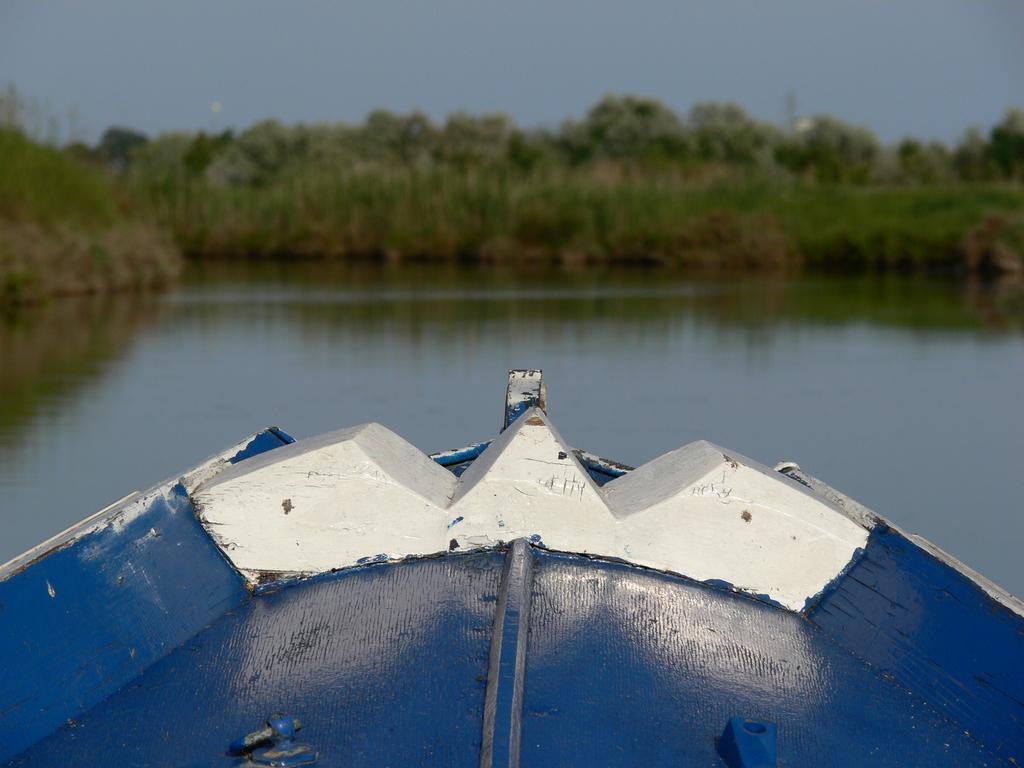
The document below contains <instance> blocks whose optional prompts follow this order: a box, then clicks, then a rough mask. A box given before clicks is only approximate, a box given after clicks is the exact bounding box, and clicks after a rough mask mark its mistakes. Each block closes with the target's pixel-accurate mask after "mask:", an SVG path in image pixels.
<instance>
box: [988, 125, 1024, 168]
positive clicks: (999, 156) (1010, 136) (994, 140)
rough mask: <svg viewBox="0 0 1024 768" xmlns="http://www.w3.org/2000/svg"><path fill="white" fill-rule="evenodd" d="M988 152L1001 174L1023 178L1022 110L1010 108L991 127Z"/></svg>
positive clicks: (1023, 126) (1023, 130)
mask: <svg viewBox="0 0 1024 768" xmlns="http://www.w3.org/2000/svg"><path fill="white" fill-rule="evenodd" d="M989 146H990V149H989V152H990V154H991V157H992V160H993V162H994V163H995V165H996V166H997V167H998V168H999V170H1000V171H1001V172H1002V174H1003V176H1005V177H1006V178H1010V179H1024V110H1021V109H1011V110H1009V111H1008V112H1007V113H1006V116H1005V117H1004V118H1003V119H1002V120H1001V121H1000V122H999V123H997V124H996V125H995V126H994V127H993V128H992V134H991V136H990V138H989Z"/></svg>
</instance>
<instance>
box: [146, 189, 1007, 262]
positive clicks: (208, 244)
mask: <svg viewBox="0 0 1024 768" xmlns="http://www.w3.org/2000/svg"><path fill="white" fill-rule="evenodd" d="M148 195H149V199H150V202H151V205H152V206H153V209H154V211H155V214H156V216H157V218H158V219H159V220H160V221H161V222H163V223H164V224H166V226H167V227H168V228H169V229H170V230H171V231H173V232H174V234H175V238H176V240H177V242H178V243H179V244H180V245H181V247H182V248H183V249H184V251H185V252H186V253H188V254H190V255H191V256H194V257H196V258H251V257H256V258H261V257H262V258H286V259H287V258H314V257H316V258H319V257H331V258H346V257H377V258H385V259H389V260H403V259H430V260H445V261H473V262H475V261H483V262H500V263H506V264H507V263H515V262H516V261H547V262H559V263H570V264H574V263H578V264H587V263H618V264H621V263H635V264H647V265H659V266H661V265H663V266H694V267H700V268H710V269H730V270H732V269H750V268H778V267H809V268H815V269H823V270H862V269H881V270H886V269H900V270H938V271H982V272H997V271H1012V270H1014V269H1017V268H1018V262H1019V259H1020V256H1019V254H1021V253H1024V248H1022V245H1024V189H1018V188H1013V187H1010V186H1006V185H1002V186H1000V185H995V184H991V185H965V184H961V185H934V186H928V187H925V186H843V185H820V184H814V183H806V182H799V181H786V180H781V181H780V180H767V179H735V178H734V179H728V178H727V179H719V180H714V181H695V180H693V179H688V178H680V177H673V176H671V175H658V174H634V175H627V174H620V175H617V176H613V177H612V178H607V177H603V176H602V175H601V174H600V173H598V172H596V171H566V172H561V173H532V174H529V175H524V174H521V173H510V172H501V171H494V170H492V171H490V172H465V171H455V170H434V171H411V170H410V171H371V172H362V173H353V174H330V173H319V172H310V173H308V174H304V175H302V176H298V177H293V178H289V179H288V180H286V181H280V182H276V183H274V184H271V185H268V186H264V187H257V188H251V187H240V188H237V187H218V186H213V185H209V184H204V183H189V184H183V185H181V186H177V187H174V188H173V189H172V188H167V187H165V188H164V189H162V190H159V191H154V190H150V191H149V192H148Z"/></svg>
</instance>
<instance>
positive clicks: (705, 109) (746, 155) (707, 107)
mask: <svg viewBox="0 0 1024 768" xmlns="http://www.w3.org/2000/svg"><path fill="white" fill-rule="evenodd" d="M688 125H689V128H690V130H691V131H692V137H693V138H692V141H693V143H694V145H695V150H696V154H697V156H698V157H699V158H700V159H701V160H704V161H709V162H717V163H735V164H739V165H748V166H749V165H755V164H758V163H761V164H763V163H764V162H765V161H766V160H767V159H768V158H769V157H770V156H771V153H772V151H773V149H774V148H775V146H777V145H778V143H779V142H780V141H781V139H782V132H781V131H780V130H779V129H778V128H776V127H775V126H773V125H770V124H768V123H762V122H760V121H758V120H754V119H753V118H751V117H750V116H749V115H747V113H746V112H744V111H743V110H742V109H741V108H740V107H738V106H737V105H735V104H716V103H710V102H709V103H703V104H697V105H695V106H694V107H693V108H692V109H691V110H690V115H689V120H688Z"/></svg>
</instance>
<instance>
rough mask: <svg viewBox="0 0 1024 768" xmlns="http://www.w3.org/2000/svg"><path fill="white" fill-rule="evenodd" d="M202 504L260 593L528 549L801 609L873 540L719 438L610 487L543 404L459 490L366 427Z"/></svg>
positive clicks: (412, 452) (262, 464)
mask: <svg viewBox="0 0 1024 768" xmlns="http://www.w3.org/2000/svg"><path fill="white" fill-rule="evenodd" d="M193 499H194V501H195V502H196V505H197V509H198V510H199V514H200V519H201V520H202V522H203V524H204V525H205V526H206V527H207V530H208V531H209V532H210V534H211V535H212V536H213V537H214V539H215V540H216V541H217V542H218V544H219V545H220V546H221V548H222V549H223V550H224V552H225V554H226V555H227V556H228V558H230V559H231V561H232V562H233V563H234V564H235V566H236V567H237V568H238V569H239V570H240V571H241V572H242V573H243V574H245V575H246V577H247V578H249V579H250V580H252V581H254V582H255V581H259V580H261V579H266V578H268V577H269V578H273V577H274V576H275V574H276V575H292V574H313V573H320V572H324V571H328V570H331V569H337V568H345V567H349V566H353V565H358V564H360V563H363V562H367V561H368V560H376V559H389V560H390V559H399V558H402V557H407V556H412V555H426V554H432V553H438V552H443V551H446V550H448V549H457V550H468V549H474V548H479V547H489V546H495V545H497V544H498V543H500V542H509V541H512V540H514V539H517V538H526V539H530V540H532V541H534V542H535V543H541V544H543V546H546V547H548V548H551V549H555V550H559V551H566V552H575V553H581V554H590V555H598V556H605V557H612V558H617V559H623V560H628V561H629V562H632V563H636V564H638V565H643V566H647V567H651V568H656V569H658V570H663V571H670V572H673V573H678V574H681V575H684V576H688V577H691V578H694V579H697V580H700V581H709V580H712V581H717V582H724V583H727V584H729V585H732V586H733V587H735V588H737V589H741V590H744V591H749V592H752V593H756V594H760V595H764V596H767V597H768V598H770V599H771V600H773V601H776V602H778V603H780V604H781V605H783V606H785V607H787V608H790V609H793V610H800V609H802V608H803V607H804V604H805V602H806V601H807V599H808V598H810V597H812V596H814V595H815V594H817V593H818V592H820V591H821V589H823V588H824V587H825V586H826V585H827V584H828V583H829V582H830V581H831V580H832V579H833V578H835V577H836V576H837V575H838V574H839V573H840V572H841V571H842V570H843V568H845V567H846V566H847V565H848V564H849V563H850V561H851V559H852V558H853V557H854V554H855V552H856V550H857V549H858V548H859V547H863V546H864V545H865V543H866V540H867V532H866V531H865V530H864V528H862V527H861V526H858V525H857V524H856V523H854V522H853V521H851V520H850V519H849V518H848V517H846V516H845V515H844V514H842V512H841V511H839V510H838V509H837V508H836V507H835V506H834V505H833V504H832V503H831V502H829V501H827V500H826V499H824V498H822V497H820V496H818V495H816V494H814V493H812V492H810V491H808V490H807V489H806V488H804V487H803V486H801V485H800V484H799V483H796V482H795V481H793V480H790V479H789V478H786V477H784V476H782V475H780V474H778V473H775V472H772V471H771V470H770V469H768V468H767V467H764V466H761V465H760V464H758V463H756V462H753V461H750V460H749V459H745V458H743V457H742V456H739V455H738V454H733V453H730V452H728V451H724V450H722V449H721V448H719V447H717V446H715V445H712V444H711V443H707V442H697V443H692V444H690V445H687V446H684V447H682V448H680V449H678V450H676V451H672V452H671V453H668V454H665V455H664V456H661V457H659V458H657V459H655V460H653V461H651V462H649V463H648V464H646V465H644V466H642V467H639V468H638V469H636V470H634V471H633V472H630V473H629V474H627V475H625V476H623V477H621V478H618V479H616V480H613V481H611V482H609V483H608V484H607V485H605V486H604V487H603V488H599V487H598V486H597V485H596V484H595V483H594V482H593V480H592V479H591V478H590V476H589V474H588V473H587V472H586V470H585V469H584V468H583V467H582V466H581V465H580V463H579V462H578V460H577V459H576V457H575V456H574V455H573V452H572V449H571V447H570V446H569V445H568V443H566V441H565V440H564V439H563V438H562V437H561V436H560V435H559V434H558V432H557V430H555V429H554V427H553V426H552V425H551V423H550V421H549V420H548V418H547V416H546V415H545V414H544V412H543V411H542V410H540V409H539V408H533V409H531V410H530V411H528V412H527V413H526V414H524V415H523V416H521V417H520V418H519V419H517V420H516V421H515V422H514V423H513V424H512V425H511V426H509V428H508V429H506V430H505V431H504V432H503V433H502V434H501V435H500V436H499V437H497V438H496V439H495V440H494V441H493V442H492V443H491V445H490V446H488V448H487V449H486V450H485V451H484V452H483V453H482V454H481V456H480V457H479V458H478V459H477V460H476V461H475V462H474V464H473V465H472V466H471V467H470V468H469V469H468V470H467V471H466V472H465V474H463V476H462V477H461V478H460V479H456V478H455V477H454V476H453V475H452V474H451V473H449V472H448V471H447V470H445V469H443V468H442V467H440V466H439V465H437V464H436V463H435V462H433V461H431V460H430V459H429V458H428V457H427V456H426V455H425V454H423V453H422V452H420V451H419V450H418V449H417V448H415V447H414V446H412V445H410V444H409V443H407V442H406V441H405V440H403V439H402V438H401V437H399V436H398V435H396V434H394V433H393V432H391V431H389V430H387V429H386V428H384V427H382V426H380V425H377V424H366V425H362V426H359V427H354V428H352V429H348V430H342V431H340V432H335V433H331V434H328V435H324V436H321V437H319V438H313V439H311V440H306V441H301V442H299V443H295V444H293V445H290V446H285V447H283V448H279V449H276V450H274V451H271V452H269V453H267V454H263V455H261V456H259V457H256V458H254V459H250V460H247V461H244V462H241V463H239V464H237V465H235V466H234V467H232V468H231V469H228V470H227V471H225V472H223V473H222V474H220V475H219V476H217V477H216V478H214V479H212V480H211V481H209V482H208V483H205V484H203V485H201V486H200V488H199V489H198V490H197V491H196V492H195V493H194V494H193Z"/></svg>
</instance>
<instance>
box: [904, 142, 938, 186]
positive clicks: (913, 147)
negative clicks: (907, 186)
mask: <svg viewBox="0 0 1024 768" xmlns="http://www.w3.org/2000/svg"><path fill="white" fill-rule="evenodd" d="M896 156H897V158H898V161H899V170H900V177H901V178H902V179H904V180H907V181H914V182H918V183H923V184H934V183H936V182H939V181H945V180H947V179H948V178H949V177H950V170H951V158H950V153H949V149H947V147H946V145H945V144H942V143H940V142H937V141H932V142H928V143H925V142H922V141H918V140H917V139H904V140H903V141H901V142H900V143H899V146H898V147H897V148H896Z"/></svg>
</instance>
